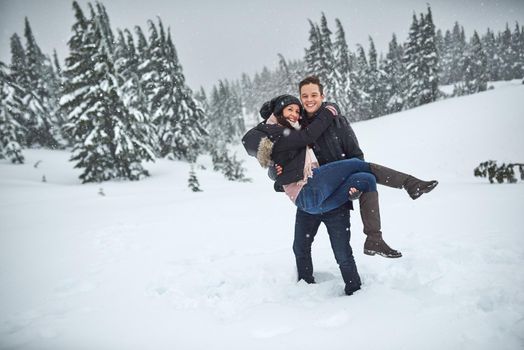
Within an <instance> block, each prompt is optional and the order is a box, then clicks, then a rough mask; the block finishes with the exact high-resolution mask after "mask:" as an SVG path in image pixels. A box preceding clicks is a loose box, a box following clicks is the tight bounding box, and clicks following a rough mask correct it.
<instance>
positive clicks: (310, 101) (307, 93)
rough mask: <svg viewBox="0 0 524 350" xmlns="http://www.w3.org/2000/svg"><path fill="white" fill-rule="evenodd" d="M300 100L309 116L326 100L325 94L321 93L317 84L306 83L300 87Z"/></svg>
mask: <svg viewBox="0 0 524 350" xmlns="http://www.w3.org/2000/svg"><path fill="white" fill-rule="evenodd" d="M300 101H301V102H302V106H303V107H304V109H305V110H306V113H307V114H308V116H311V115H313V114H315V112H316V111H318V109H319V108H320V106H321V105H322V102H324V95H321V94H320V87H319V86H318V85H316V84H306V85H304V86H302V88H301V89H300Z"/></svg>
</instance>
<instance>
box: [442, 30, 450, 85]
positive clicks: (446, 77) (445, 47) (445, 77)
mask: <svg viewBox="0 0 524 350" xmlns="http://www.w3.org/2000/svg"><path fill="white" fill-rule="evenodd" d="M443 40H444V41H443V44H442V49H441V52H440V53H439V69H440V82H441V83H442V84H444V85H447V84H451V83H453V82H454V76H453V75H454V68H453V64H454V60H453V55H454V41H453V37H452V35H451V32H450V31H449V30H447V31H446V34H445V35H444V39H443Z"/></svg>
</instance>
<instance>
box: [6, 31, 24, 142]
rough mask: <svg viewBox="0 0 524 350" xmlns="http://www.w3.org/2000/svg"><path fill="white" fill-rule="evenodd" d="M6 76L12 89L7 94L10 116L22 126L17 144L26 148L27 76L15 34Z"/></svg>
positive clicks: (19, 43) (19, 42)
mask: <svg viewBox="0 0 524 350" xmlns="http://www.w3.org/2000/svg"><path fill="white" fill-rule="evenodd" d="M5 74H6V80H5V81H6V82H7V81H8V82H9V84H10V85H11V87H12V88H13V89H12V90H11V91H10V93H9V94H7V95H6V96H9V99H10V101H9V106H10V115H11V116H12V118H13V119H14V121H15V122H16V123H17V124H18V125H20V126H22V138H21V139H19V142H20V144H21V145H22V146H27V142H26V140H27V129H26V128H25V127H24V125H25V123H24V121H25V118H24V117H25V103H24V97H25V96H26V95H27V86H28V74H27V63H26V56H25V50H24V48H23V46H22V42H21V41H20V37H19V36H18V35H17V34H16V33H15V34H13V35H12V36H11V64H10V66H9V73H7V72H6V73H5Z"/></svg>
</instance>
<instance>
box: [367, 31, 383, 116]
mask: <svg viewBox="0 0 524 350" xmlns="http://www.w3.org/2000/svg"><path fill="white" fill-rule="evenodd" d="M368 57H369V64H368V67H369V70H368V79H369V82H370V84H369V90H368V93H369V96H370V108H371V116H370V117H371V118H376V117H379V116H381V115H384V114H386V104H387V96H386V86H385V73H384V72H383V71H381V70H379V66H378V57H377V50H376V48H375V43H374V42H373V38H371V37H369V55H368Z"/></svg>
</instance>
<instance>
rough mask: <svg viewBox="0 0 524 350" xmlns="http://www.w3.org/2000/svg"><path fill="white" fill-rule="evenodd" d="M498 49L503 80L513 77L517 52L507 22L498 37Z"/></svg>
mask: <svg viewBox="0 0 524 350" xmlns="http://www.w3.org/2000/svg"><path fill="white" fill-rule="evenodd" d="M498 51H499V62H498V63H499V66H500V78H501V79H503V80H511V79H513V73H514V66H513V65H514V62H515V52H514V51H513V46H512V35H511V30H510V29H509V26H508V24H507V23H506V29H505V30H504V32H502V33H501V34H500V35H499V38H498Z"/></svg>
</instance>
